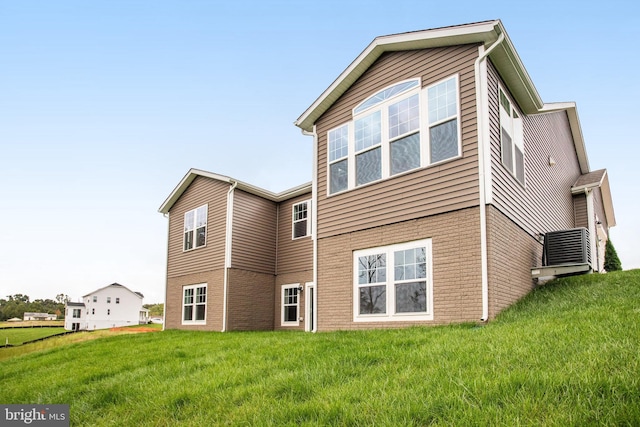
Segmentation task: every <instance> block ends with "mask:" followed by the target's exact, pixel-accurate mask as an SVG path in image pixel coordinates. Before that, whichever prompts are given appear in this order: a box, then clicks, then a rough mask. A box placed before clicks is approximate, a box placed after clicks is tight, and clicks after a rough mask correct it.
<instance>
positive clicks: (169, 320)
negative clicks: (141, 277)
mask: <svg viewBox="0 0 640 427" xmlns="http://www.w3.org/2000/svg"><path fill="white" fill-rule="evenodd" d="M199 283H206V284H207V314H206V319H207V321H206V324H204V325H183V324H182V297H183V291H182V288H183V286H188V285H196V284H199ZM223 283H224V270H222V269H219V270H213V271H206V272H202V273H195V274H186V275H184V276H178V277H170V278H169V279H168V280H167V301H166V307H165V324H164V327H165V329H189V330H202V331H221V330H222V302H223Z"/></svg>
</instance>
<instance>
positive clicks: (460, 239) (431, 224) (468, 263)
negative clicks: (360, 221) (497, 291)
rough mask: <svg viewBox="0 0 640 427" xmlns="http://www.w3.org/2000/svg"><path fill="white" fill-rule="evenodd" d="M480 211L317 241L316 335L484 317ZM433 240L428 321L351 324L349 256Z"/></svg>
mask: <svg viewBox="0 0 640 427" xmlns="http://www.w3.org/2000/svg"><path fill="white" fill-rule="evenodd" d="M479 212H480V210H479V208H468V209H462V210H459V211H454V212H449V213H446V214H441V215H434V216H430V217H426V218H420V219H416V220H410V221H405V222H401V223H396V224H391V225H385V226H381V227H375V228H371V229H367V230H362V231H356V232H352V233H347V234H341V235H338V236H333V237H327V238H323V239H319V240H318V253H319V257H318V283H317V291H318V330H319V331H328V330H337V329H370V328H385V327H394V328H397V327H404V326H412V325H418V324H445V323H451V322H474V321H478V320H479V319H480V317H481V315H482V294H481V292H482V289H481V261H480V217H479ZM426 238H430V239H432V252H433V304H434V310H433V311H434V313H433V314H434V317H433V320H432V321H407V322H398V321H394V322H366V323H361V322H358V323H356V322H353V303H354V302H353V286H354V284H353V251H355V250H359V249H367V248H373V247H378V246H386V245H392V244H397V243H403V242H409V241H414V240H420V239H426Z"/></svg>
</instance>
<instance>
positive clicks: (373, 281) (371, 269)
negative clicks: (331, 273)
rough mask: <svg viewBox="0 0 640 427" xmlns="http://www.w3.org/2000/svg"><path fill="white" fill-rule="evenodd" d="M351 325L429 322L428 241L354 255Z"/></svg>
mask: <svg viewBox="0 0 640 427" xmlns="http://www.w3.org/2000/svg"><path fill="white" fill-rule="evenodd" d="M353 258H354V259H353V271H354V285H353V286H354V287H353V290H354V295H353V301H354V321H356V322H378V321H402V320H404V321H407V320H432V319H433V308H432V307H433V298H432V294H433V292H432V284H431V281H432V279H431V240H430V239H426V240H420V241H415V242H409V243H402V244H397V245H391V246H385V247H380V248H372V249H366V250H360V251H356V252H354V255H353Z"/></svg>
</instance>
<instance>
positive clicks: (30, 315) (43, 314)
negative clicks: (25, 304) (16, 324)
mask: <svg viewBox="0 0 640 427" xmlns="http://www.w3.org/2000/svg"><path fill="white" fill-rule="evenodd" d="M24 315H25V316H29V317H50V316H55V314H49V313H32V312H25V313H24Z"/></svg>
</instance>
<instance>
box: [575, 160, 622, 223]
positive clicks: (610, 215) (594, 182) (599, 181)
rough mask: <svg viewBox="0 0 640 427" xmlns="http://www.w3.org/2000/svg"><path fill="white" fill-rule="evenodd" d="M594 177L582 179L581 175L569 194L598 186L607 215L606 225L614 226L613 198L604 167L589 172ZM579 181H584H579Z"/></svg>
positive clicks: (580, 192)
mask: <svg viewBox="0 0 640 427" xmlns="http://www.w3.org/2000/svg"><path fill="white" fill-rule="evenodd" d="M589 175H590V176H593V177H594V178H595V179H587V180H584V179H583V177H584V176H583V177H581V178H579V179H578V181H576V184H574V185H573V187H571V194H582V193H584V192H585V191H589V190H593V189H594V188H600V194H601V195H602V205H603V208H604V214H605V216H606V217H607V218H606V219H607V226H608V227H609V228H611V227H615V225H616V215H615V212H614V210H613V200H612V198H611V188H610V187H609V174H608V173H607V170H606V169H601V170H597V171H593V172H590V173H589ZM580 181H585V182H584V183H580Z"/></svg>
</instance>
